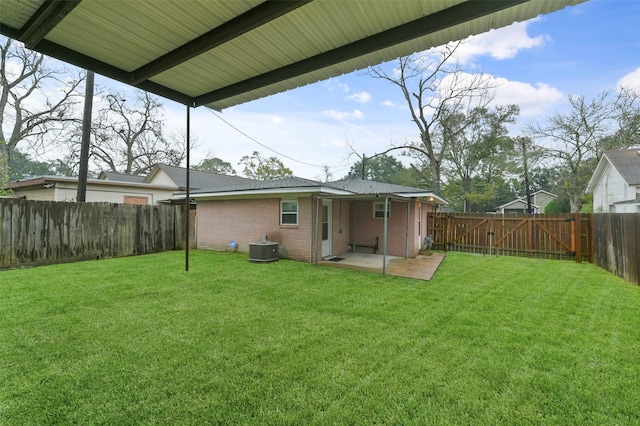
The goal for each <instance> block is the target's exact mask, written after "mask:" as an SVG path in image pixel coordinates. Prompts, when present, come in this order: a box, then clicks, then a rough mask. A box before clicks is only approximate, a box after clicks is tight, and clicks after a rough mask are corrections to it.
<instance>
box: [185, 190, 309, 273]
mask: <svg viewBox="0 0 640 426" xmlns="http://www.w3.org/2000/svg"><path fill="white" fill-rule="evenodd" d="M310 205H311V201H310V199H309V198H300V199H298V225H297V226H291V225H284V226H281V225H280V199H279V198H271V199H244V200H218V201H199V202H198V230H197V232H198V239H197V241H198V248H202V249H209V250H219V251H224V250H227V249H228V248H229V243H230V242H231V241H232V240H234V241H236V243H237V244H238V250H239V251H241V252H248V251H249V244H250V243H253V242H257V241H261V240H262V237H263V235H267V236H268V238H269V240H270V241H277V242H278V243H280V244H279V248H280V251H281V255H286V256H287V257H291V258H294V259H298V260H305V261H308V260H309V259H310V250H311V248H310V244H309V238H310V236H311V220H310V217H309V215H310V213H311V212H310Z"/></svg>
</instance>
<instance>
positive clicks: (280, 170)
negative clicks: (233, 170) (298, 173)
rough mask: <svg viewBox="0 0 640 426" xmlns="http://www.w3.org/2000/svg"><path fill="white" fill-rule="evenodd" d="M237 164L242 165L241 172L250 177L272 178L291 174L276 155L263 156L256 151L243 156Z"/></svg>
mask: <svg viewBox="0 0 640 426" xmlns="http://www.w3.org/2000/svg"><path fill="white" fill-rule="evenodd" d="M238 164H239V165H243V166H244V169H243V171H242V172H243V173H244V175H245V176H246V177H248V178H251V179H256V180H272V179H281V178H285V177H289V176H293V172H292V171H291V169H289V168H288V167H286V166H285V165H284V164H283V163H282V161H280V160H279V159H278V158H277V157H269V158H264V157H263V156H262V155H260V153H259V152H258V151H253V153H252V154H251V155H245V156H243V157H242V158H241V159H240V162H239V163H238Z"/></svg>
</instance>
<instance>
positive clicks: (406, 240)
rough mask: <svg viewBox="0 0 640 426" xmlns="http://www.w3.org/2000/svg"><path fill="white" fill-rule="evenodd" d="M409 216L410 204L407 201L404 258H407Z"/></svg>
mask: <svg viewBox="0 0 640 426" xmlns="http://www.w3.org/2000/svg"><path fill="white" fill-rule="evenodd" d="M410 216H411V203H409V201H407V229H406V232H405V238H404V258H405V259H406V258H408V257H409V218H410Z"/></svg>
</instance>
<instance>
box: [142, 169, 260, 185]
mask: <svg viewBox="0 0 640 426" xmlns="http://www.w3.org/2000/svg"><path fill="white" fill-rule="evenodd" d="M156 167H157V168H159V169H161V170H162V171H164V172H165V173H166V174H167V175H168V176H169V177H170V178H171V179H172V180H173V181H174V182H175V183H176V185H178V187H179V188H180V189H186V187H187V176H186V169H185V168H184V167H176V166H167V165H166V164H157V165H156ZM152 174H153V171H152V172H151V173H149V176H147V178H149V177H150V176H151V175H152ZM249 182H257V181H254V180H253V179H248V178H243V177H239V176H229V175H221V174H219V173H210V172H201V171H199V170H191V172H190V173H189V184H190V186H191V188H192V189H204V188H208V189H213V188H215V189H219V188H224V187H228V186H234V185H242V184H245V183H249Z"/></svg>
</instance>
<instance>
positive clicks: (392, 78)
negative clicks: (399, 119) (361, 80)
mask: <svg viewBox="0 0 640 426" xmlns="http://www.w3.org/2000/svg"><path fill="white" fill-rule="evenodd" d="M461 44H462V42H458V43H454V44H449V45H447V46H445V47H444V48H442V49H441V50H438V51H430V52H427V53H421V54H416V55H412V56H407V57H403V58H400V59H399V60H398V66H397V68H396V69H395V70H393V72H387V71H385V70H384V69H383V68H382V67H380V66H377V67H371V68H369V71H368V74H369V75H370V76H371V77H373V78H380V79H383V80H386V81H388V82H389V83H391V84H393V85H395V86H397V87H398V88H399V89H400V91H401V92H402V94H403V97H404V99H405V101H406V103H407V106H408V107H409V112H410V114H411V121H413V123H414V124H415V125H416V126H417V127H418V132H419V141H417V142H412V143H408V144H405V145H402V146H395V147H392V148H391V149H409V150H413V151H417V152H418V153H420V154H421V155H423V156H425V157H426V158H427V161H428V163H429V168H430V178H431V189H432V190H433V191H434V192H435V193H436V194H439V193H440V186H441V183H442V176H441V175H442V170H441V168H442V159H443V158H442V157H443V153H444V152H445V151H446V149H447V144H448V140H447V139H445V138H442V136H443V135H442V134H437V132H436V129H435V127H436V126H437V124H438V123H439V121H440V119H441V116H442V113H443V111H445V110H449V111H465V110H468V109H470V108H472V107H474V106H480V107H484V106H486V105H487V104H488V103H489V102H490V100H491V97H490V96H489V95H488V94H489V91H490V89H491V88H492V87H491V84H490V79H489V77H488V76H486V75H483V74H467V73H464V72H462V69H461V67H460V64H459V63H458V62H456V61H455V52H456V50H457V49H458V47H459V46H460V45H461ZM474 102H475V103H474ZM478 102H481V103H480V104H479V103H478ZM391 149H390V150H391ZM387 152H388V151H387Z"/></svg>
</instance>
